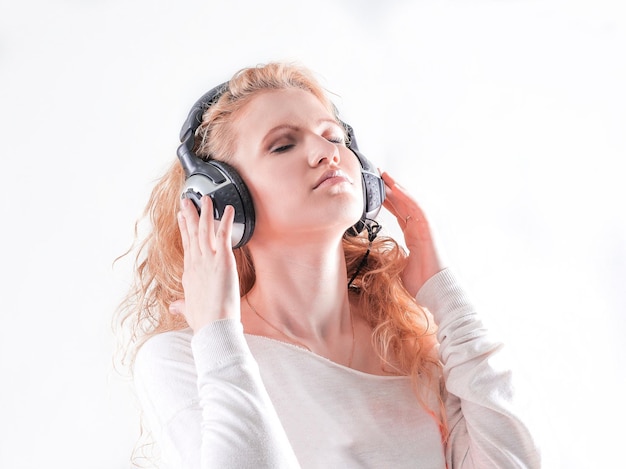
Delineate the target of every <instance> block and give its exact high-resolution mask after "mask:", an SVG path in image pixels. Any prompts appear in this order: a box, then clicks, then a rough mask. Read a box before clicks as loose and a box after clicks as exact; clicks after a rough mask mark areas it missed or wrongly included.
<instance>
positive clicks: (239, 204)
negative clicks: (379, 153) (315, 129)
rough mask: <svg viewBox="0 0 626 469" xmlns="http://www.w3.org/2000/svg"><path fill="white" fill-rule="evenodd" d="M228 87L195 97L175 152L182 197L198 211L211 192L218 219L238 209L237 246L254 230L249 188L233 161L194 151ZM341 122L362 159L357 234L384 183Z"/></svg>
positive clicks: (350, 144) (381, 198) (371, 214)
mask: <svg viewBox="0 0 626 469" xmlns="http://www.w3.org/2000/svg"><path fill="white" fill-rule="evenodd" d="M227 89H228V83H222V84H221V85H219V86H216V87H215V88H213V89H212V90H210V91H208V92H207V93H205V94H204V95H203V96H202V97H201V98H200V99H198V101H196V103H195V104H194V105H193V107H192V108H191V111H189V115H188V116H187V119H186V120H185V123H184V124H183V127H182V129H181V131H180V141H181V145H180V146H179V147H178V150H177V152H176V153H177V155H178V159H179V160H180V163H181V165H182V167H183V170H184V171H185V177H186V180H185V185H184V187H183V190H182V193H181V198H188V199H190V200H191V201H192V202H193V204H194V205H195V206H196V208H197V209H198V212H199V211H200V199H201V198H202V196H204V195H208V196H209V197H211V200H212V202H213V211H214V213H213V217H214V218H215V219H216V220H221V219H222V215H223V214H224V209H225V208H226V206H227V205H232V206H233V208H234V209H235V220H234V224H233V235H232V245H233V248H238V247H241V246H243V245H244V244H246V243H247V242H248V241H249V240H250V237H251V236H252V233H253V232H254V223H255V215H254V205H253V203H252V198H251V197H250V192H249V191H248V188H247V187H246V185H245V183H244V182H243V180H242V179H241V176H239V174H238V173H237V171H236V170H235V168H233V167H232V166H231V165H229V164H227V163H224V162H222V161H217V160H214V159H209V160H208V161H204V160H203V159H201V158H200V157H198V156H197V155H195V154H194V152H193V150H194V146H195V132H196V129H197V128H198V127H199V126H200V124H201V122H202V115H203V114H204V112H205V111H206V110H207V108H209V107H210V106H211V105H212V104H214V103H215V102H216V101H217V100H218V99H219V97H220V96H221V95H222V94H223V93H224V91H226V90H227ZM342 124H343V126H344V127H345V129H346V133H347V134H348V148H349V149H350V150H352V152H353V153H354V154H355V155H356V157H357V158H358V160H359V162H360V163H361V176H362V182H363V194H364V197H363V215H362V216H361V219H360V220H359V221H358V222H357V223H356V224H355V225H354V226H352V227H351V228H350V229H348V231H347V233H348V234H350V235H353V236H354V235H357V234H359V233H360V232H361V231H363V228H365V226H366V225H369V223H371V221H372V220H373V219H374V218H375V217H376V215H377V214H378V212H379V211H380V207H381V206H382V204H383V201H384V200H385V183H384V182H383V180H382V178H381V177H380V175H379V173H378V170H377V169H376V168H375V167H374V165H373V164H372V163H370V161H369V160H368V159H367V158H365V156H363V154H362V153H361V152H360V151H359V148H358V146H357V143H356V139H355V137H354V130H353V129H352V127H351V126H349V125H348V124H346V123H344V122H342Z"/></svg>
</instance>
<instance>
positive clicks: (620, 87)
mask: <svg viewBox="0 0 626 469" xmlns="http://www.w3.org/2000/svg"><path fill="white" fill-rule="evenodd" d="M621 3H622V2H621V1H620V0H613V1H611V0H593V1H591V0H589V1H586V2H583V1H565V0H563V1H556V0H544V1H541V2H539V1H513V0H509V1H507V0H500V1H479V0H464V1H461V0H458V1H445V0H442V1H439V2H435V1H418V0H414V1H408V0H406V1H401V0H395V1H390V0H386V1H384V2H383V1H358V0H336V1H330V0H314V1H313V0H310V1H307V2H300V1H286V0H285V1H277V0H274V1H259V2H256V1H254V0H237V1H223V2H216V1H209V0H204V1H200V0H177V1H171V2H166V1H163V0H83V1H79V0H73V1H70V0H65V1H63V0H47V1H46V0H23V1H20V2H17V1H13V2H9V1H8V0H0V5H1V10H0V132H1V134H0V135H1V138H0V164H1V168H2V169H1V171H0V191H1V193H0V201H1V202H0V203H1V204H2V212H1V214H2V234H1V236H2V242H1V243H0V249H1V252H0V265H1V270H2V282H1V285H2V287H1V288H2V291H1V300H2V319H1V320H0V381H1V384H0V406H1V407H0V467H1V468H3V469H21V468H43V467H46V468H66V469H67V468H70V469H71V468H81V469H85V468H88V469H91V468H93V469H105V468H107V469H109V468H125V467H128V455H129V453H130V449H131V447H132V445H133V442H134V438H135V436H136V435H137V431H138V423H137V411H136V409H135V407H134V403H133V401H132V397H131V394H130V388H129V387H128V385H127V383H126V382H125V381H124V379H123V378H121V377H119V376H117V375H116V374H115V372H114V371H113V369H112V365H111V356H112V351H113V344H114V342H113V336H112V333H111V329H110V321H111V316H112V314H113V311H114V309H115V307H116V305H117V303H118V302H119V300H120V299H121V298H122V296H123V294H124V292H125V288H126V286H127V284H128V282H129V280H130V275H131V267H130V261H128V260H125V261H122V262H120V263H118V264H116V265H115V266H113V265H112V262H113V260H114V258H115V257H116V256H118V255H119V254H121V253H122V252H124V251H125V250H126V249H127V248H128V247H129V245H130V243H131V242H132V238H133V224H134V221H135V219H136V218H137V217H138V216H139V215H140V214H141V211H142V209H143V207H144V205H145V203H146V201H147V198H148V195H149V191H150V189H151V187H152V186H153V184H154V181H155V179H156V178H157V177H159V176H160V175H161V174H162V173H163V171H164V170H165V168H166V167H167V166H168V165H169V164H170V162H172V161H173V159H174V158H175V149H176V146H177V137H178V131H179V128H180V125H181V124H182V121H183V120H184V118H185V117H186V114H187V111H188V108H189V107H190V105H191V104H192V103H193V102H194V101H195V100H196V98H198V97H199V96H200V95H201V94H202V93H204V92H205V91H206V90H208V89H209V88H211V87H213V86H214V85H216V84H218V83H220V82H221V81H223V80H226V79H227V78H228V77H229V76H230V75H231V74H232V73H233V72H235V71H236V70H238V69H239V68H241V67H244V66H249V65H254V64H257V63H261V62H267V61H269V60H295V61H298V62H301V63H303V64H304V65H307V66H309V67H310V68H312V69H313V70H315V71H316V72H317V73H318V74H319V76H320V77H321V79H322V82H323V84H324V85H325V86H326V87H327V88H329V89H330V90H332V91H333V92H335V93H337V95H338V97H337V99H336V104H337V105H338V106H339V108H340V109H341V110H342V115H343V117H344V118H345V120H347V121H348V122H350V123H351V124H352V125H353V126H354V127H355V129H356V132H357V135H358V137H359V143H360V147H361V149H362V150H363V152H364V153H365V154H366V155H368V156H369V158H370V159H372V160H373V161H374V162H375V163H376V164H377V165H379V166H380V167H382V168H384V169H386V170H388V171H389V172H390V173H391V174H393V175H395V177H396V178H397V179H398V180H399V181H400V182H402V183H403V184H404V185H405V186H407V187H408V188H409V189H410V190H411V191H412V192H413V194H414V195H415V196H416V197H417V198H418V199H419V200H420V201H421V202H422V204H423V205H424V206H425V208H426V209H427V211H428V212H429V213H430V215H431V217H432V219H433V221H434V223H435V225H436V226H437V228H438V232H439V234H440V237H441V240H442V242H443V244H444V246H445V248H446V252H447V254H448V258H449V259H450V260H451V262H452V264H453V265H454V266H455V267H456V269H457V271H458V272H459V273H460V274H461V276H462V278H463V279H464V280H465V283H466V285H467V287H468V288H469V290H470V292H471V294H472V296H473V298H474V300H475V302H476V303H477V304H478V305H479V307H480V309H481V311H483V312H484V313H486V314H488V315H489V316H491V317H492V318H493V325H494V327H495V328H496V330H497V331H498V332H499V333H500V334H501V335H502V336H503V337H504V338H505V340H506V341H507V343H508V344H509V346H510V348H511V350H512V351H513V352H514V354H515V356H516V357H517V358H518V359H519V361H520V371H521V372H522V373H526V374H527V375H528V377H529V379H530V381H531V383H532V385H533V387H534V389H535V391H536V395H537V399H538V401H539V402H540V403H541V406H542V408H543V409H544V410H543V412H545V420H546V422H547V423H546V424H545V426H544V430H546V433H547V434H548V435H550V436H551V438H552V441H551V443H550V444H549V445H548V446H549V448H550V450H558V451H557V452H558V453H560V463H557V462H554V461H553V462H552V463H550V465H548V464H546V467H563V468H567V469H573V468H581V469H583V468H585V469H586V468H592V467H593V468H596V467H617V466H619V465H620V464H621V462H620V461H621V460H620V458H619V457H618V455H619V454H620V452H621V451H623V445H624V442H623V430H622V426H623V421H624V420H625V418H626V412H625V404H624V397H623V396H624V395H626V383H625V373H624V364H623V361H624V357H625V355H624V352H625V349H626V347H625V346H624V339H623V337H624V334H625V333H626V330H625V329H626V327H625V322H626V320H625V319H624V317H625V313H626V311H625V309H626V308H625V307H626V298H625V296H626V295H625V294H624V283H625V279H626V221H625V214H624V201H625V200H626V190H625V189H624V185H623V180H624V176H625V171H624V167H623V166H624V165H623V163H622V160H623V158H624V153H625V150H626V137H625V135H626V133H625V132H624V130H625V125H626V92H625V89H626V86H625V84H626V50H625V46H626V14H625V12H624V9H623V7H622V6H621ZM384 218H385V217H383V219H384ZM389 229H390V230H391V231H392V232H394V230H395V228H394V227H392V226H391V225H390V228H389ZM551 452H553V451H551ZM621 459H623V458H621Z"/></svg>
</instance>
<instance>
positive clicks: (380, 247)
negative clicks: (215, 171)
mask: <svg viewBox="0 0 626 469" xmlns="http://www.w3.org/2000/svg"><path fill="white" fill-rule="evenodd" d="M289 88H298V89H303V90H306V91H308V92H310V93H312V94H313V95H314V96H316V97H317V98H318V99H319V100H320V102H322V104H323V105H324V106H325V107H326V108H327V109H328V110H329V111H331V113H332V114H333V115H335V117H336V118H337V120H338V122H339V118H338V116H337V112H336V108H335V107H334V105H333V104H332V102H331V101H330V99H329V98H328V96H327V92H326V91H325V90H324V89H323V88H322V87H321V86H320V84H319V83H318V81H317V80H316V79H315V77H314V75H313V74H312V72H310V71H309V70H307V69H306V68H304V67H302V66H298V65H294V64H286V63H269V64H265V65H259V66H256V67H250V68H245V69H242V70H240V71H239V72H237V73H236V74H235V75H234V76H233V77H232V78H231V80H230V81H229V82H228V86H227V88H226V89H225V91H224V92H223V94H222V95H221V96H220V97H219V99H218V100H217V101H216V102H215V103H214V104H212V105H211V106H210V107H209V108H208V109H207V110H206V111H205V112H204V115H203V118H202V123H201V124H200V126H199V127H198V129H197V130H196V142H195V148H194V152H195V153H196V154H197V155H198V156H200V157H202V158H203V159H209V158H213V159H217V160H222V161H228V160H229V159H230V158H231V157H232V153H233V150H234V132H232V129H231V124H232V122H233V121H234V120H235V119H236V117H237V113H238V112H239V111H240V110H241V109H242V108H243V107H244V106H245V105H246V103H248V102H249V101H250V99H251V98H252V97H253V96H255V94H256V93H258V92H260V91H263V90H267V89H289ZM184 181H185V175H184V173H183V170H182V167H181V165H180V164H179V162H178V161H176V162H174V163H172V165H171V166H170V167H169V169H168V170H167V171H166V172H165V174H164V175H163V176H162V178H161V179H160V180H159V181H158V182H157V184H156V185H155V187H154V189H153V191H152V193H151V195H150V199H149V201H148V204H147V206H146V208H145V211H144V213H143V216H142V218H141V219H147V220H148V221H149V224H150V231H149V233H148V234H147V236H146V237H145V238H143V239H142V240H136V242H137V245H136V246H135V248H134V250H135V251H136V257H135V267H134V268H135V278H134V283H133V284H132V286H131V288H130V290H129V291H128V294H127V295H126V296H125V297H124V299H123V301H122V302H121V304H120V307H119V309H118V314H117V317H116V321H115V322H116V327H117V328H118V329H119V330H122V329H124V330H125V331H126V334H125V335H124V337H125V339H124V340H125V342H124V343H123V344H122V353H121V356H120V357H119V362H120V363H121V364H122V365H123V366H125V367H127V368H128V369H129V370H130V371H131V374H132V367H133V363H134V358H135V355H136V353H137V351H138V350H139V348H140V347H141V345H142V344H143V343H144V342H145V341H146V340H147V339H149V338H150V337H152V336H154V335H156V334H160V333H162V332H166V331H171V330H178V329H183V328H186V327H187V324H186V322H185V320H184V317H183V316H182V315H172V314H170V313H169V312H168V307H169V305H170V304H171V303H172V302H174V301H176V300H178V299H180V298H183V287H182V282H181V278H182V274H183V247H182V243H181V240H180V233H179V230H178V225H177V221H176V214H177V211H178V209H179V199H180V193H181V188H182V187H183V184H184ZM138 223H139V222H138ZM368 247H370V241H369V240H368V237H367V233H365V232H364V233H362V234H361V235H359V236H348V235H344V237H343V248H344V253H345V259H346V265H347V272H346V279H349V278H351V277H352V276H353V275H354V274H355V273H356V271H357V268H358V265H359V263H360V262H361V260H362V258H363V255H364V253H365V252H366V250H367V249H368ZM127 254H128V253H127ZM235 258H236V261H237V268H238V273H239V280H240V293H241V295H242V296H243V295H245V294H246V293H247V292H248V291H249V290H250V289H251V288H252V286H253V285H254V283H255V268H254V264H253V261H252V258H251V256H250V253H249V251H248V250H247V248H246V247H245V246H243V247H241V248H239V249H235ZM406 262H407V255H406V252H405V251H404V249H403V248H402V247H401V246H400V245H399V244H398V243H397V242H396V241H395V240H394V239H392V238H391V237H388V236H382V235H381V236H378V237H377V238H376V239H375V240H374V241H373V242H372V244H371V249H370V254H369V258H368V261H367V263H366V264H365V266H364V267H363V268H362V269H361V270H360V271H359V272H358V275H357V276H356V278H355V279H354V281H353V286H354V287H356V288H351V289H350V295H351V297H352V299H353V300H355V301H356V302H357V304H358V305H359V310H360V311H361V312H362V314H363V315H364V319H365V320H366V321H367V322H368V323H369V324H370V326H371V327H372V330H373V333H372V343H373V344H374V346H375V348H376V350H377V352H378V354H379V355H380V357H381V359H382V360H383V362H384V363H385V364H388V365H389V368H390V370H391V371H392V372H393V373H395V374H398V375H407V376H410V377H412V382H413V385H414V390H415V394H416V396H417V398H418V401H419V402H420V403H421V405H423V406H424V407H425V408H426V409H427V410H428V411H429V412H431V414H432V415H433V417H434V418H436V419H437V421H438V422H439V426H440V429H441V431H442V438H444V439H445V437H446V434H447V429H446V425H445V412H444V408H443V398H442V390H441V384H440V383H441V364H440V362H439V359H438V354H437V348H438V343H437V340H436V337H435V332H436V326H435V324H434V322H433V321H432V318H431V316H430V314H429V313H428V311H426V310H425V309H424V308H422V307H421V306H420V305H418V304H417V303H416V301H415V299H414V298H413V297H412V296H411V295H410V294H409V293H408V292H407V290H406V289H405V287H404V285H403V282H402V279H401V273H402V271H403V269H404V267H405V265H406ZM433 393H434V395H435V396H436V401H437V402H438V405H437V407H438V408H432V405H431V406H430V407H429V406H428V405H427V404H426V403H427V402H429V401H430V402H432V400H431V398H432V397H433V395H432V394H433Z"/></svg>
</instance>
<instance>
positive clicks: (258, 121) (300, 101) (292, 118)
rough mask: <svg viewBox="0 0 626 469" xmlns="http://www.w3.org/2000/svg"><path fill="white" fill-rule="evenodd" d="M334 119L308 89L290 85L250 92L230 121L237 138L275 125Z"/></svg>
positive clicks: (249, 137) (261, 133)
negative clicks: (288, 86) (244, 103)
mask: <svg viewBox="0 0 626 469" xmlns="http://www.w3.org/2000/svg"><path fill="white" fill-rule="evenodd" d="M329 117H330V118H332V119H334V118H335V117H334V115H333V114H332V113H331V112H330V110H329V109H328V108H326V106H325V105H324V104H323V103H322V102H321V101H320V100H319V99H318V98H317V97H316V96H315V95H314V94H313V93H311V92H309V91H305V90H301V89H297V88H290V89H283V90H267V91H262V92H260V93H258V94H257V95H256V96H254V97H253V98H252V99H251V100H250V101H249V102H248V103H247V104H246V105H245V106H244V107H243V108H241V110H240V112H239V113H238V116H237V117H236V119H235V122H234V126H233V127H234V130H235V132H236V134H237V140H241V139H244V140H254V139H255V137H258V138H263V136H264V135H265V133H266V132H267V131H269V130H270V129H272V128H274V127H275V126H277V125H283V124H288V125H293V126H296V127H306V126H307V125H308V124H311V123H313V122H318V121H319V120H320V119H325V118H326V119H327V118H329Z"/></svg>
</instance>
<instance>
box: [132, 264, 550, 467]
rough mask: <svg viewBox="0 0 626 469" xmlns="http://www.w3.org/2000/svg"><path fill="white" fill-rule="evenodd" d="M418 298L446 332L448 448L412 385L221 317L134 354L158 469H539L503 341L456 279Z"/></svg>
mask: <svg viewBox="0 0 626 469" xmlns="http://www.w3.org/2000/svg"><path fill="white" fill-rule="evenodd" d="M417 300H418V302H419V303H420V304H421V305H423V306H425V307H426V308H428V309H429V311H430V312H431V313H432V314H433V316H434V318H435V321H436V322H437V324H438V326H439V329H438V339H439V342H440V348H439V353H440V359H441V361H442V363H443V373H444V379H445V387H446V395H445V406H446V412H447V420H448V422H447V423H448V427H449V430H450V435H449V439H448V442H447V443H446V444H445V445H444V444H443V443H442V441H441V435H440V433H439V430H438V427H437V422H436V421H435V419H434V418H433V417H432V415H431V414H429V412H427V411H426V410H425V409H424V408H423V407H422V406H420V405H419V403H418V402H417V399H416V397H415V394H414V393H413V391H412V388H411V381H410V378H409V377H402V376H376V375H369V374H366V373H362V372H359V371H355V370H352V369H350V368H347V367H344V366H342V365H339V364H337V363H334V362H332V361H330V360H328V359H325V358H323V357H320V356H318V355H316V354H314V353H312V352H310V351H308V350H305V349H303V348H300V347H297V346H294V345H291V344H287V343H284V342H280V341H277V340H273V339H268V338H265V337H260V336H252V335H246V334H244V332H243V328H242V325H241V323H240V322H239V321H236V320H222V321H217V322H215V323H212V324H209V325H207V326H205V327H204V328H202V329H201V330H200V331H198V333H196V334H195V335H193V333H192V331H191V330H190V329H187V330H182V331H173V332H167V333H163V334H159V335H157V336H154V337H152V338H150V339H149V340H148V341H147V342H146V343H145V344H144V345H143V347H142V348H141V349H140V351H139V353H138V355H137V359H136V363H135V370H134V371H135V386H136V391H137V396H138V398H139V402H140V404H141V407H142V410H143V417H144V421H145V423H146V425H147V426H148V428H149V429H150V431H151V432H152V435H153V437H154V439H155V440H156V443H157V445H158V446H159V448H160V450H161V453H162V462H161V466H160V467H164V468H168V469H169V468H184V469H195V468H202V469H206V468H211V469H213V468H272V469H274V468H325V469H327V468H376V469H379V468H393V469H403V468H419V469H429V468H433V469H435V468H436V469H443V468H445V467H446V466H447V467H448V468H449V469H456V468H477V469H483V468H506V469H508V468H539V467H540V466H541V465H540V456H539V451H538V449H537V446H536V443H535V441H534V439H533V436H532V434H531V433H530V431H529V429H528V426H527V425H526V423H525V418H526V402H525V401H520V399H519V396H518V395H517V388H516V386H515V380H514V375H513V374H512V372H511V370H510V368H509V366H508V364H507V363H506V361H505V360H504V359H503V353H502V352H503V351H502V345H501V344H500V343H499V342H495V341H493V340H492V339H491V338H490V336H489V335H488V332H487V330H486V329H485V327H484V326H483V323H482V322H481V320H480V319H479V317H478V315H477V314H476V312H475V311H474V309H473V307H472V305H471V303H470V302H469V301H468V299H467V297H466V295H465V293H464V292H463V290H462V289H461V287H460V286H459V284H458V282H457V281H456V279H455V277H454V275H453V274H452V272H451V271H449V270H444V271H443V272H440V273H439V274H437V275H435V276H434V277H433V278H431V279H430V280H429V281H428V282H426V284H425V285H424V286H423V287H422V289H421V290H420V292H419V293H418V296H417ZM431 407H432V408H434V410H436V407H437V406H436V404H435V403H431Z"/></svg>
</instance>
